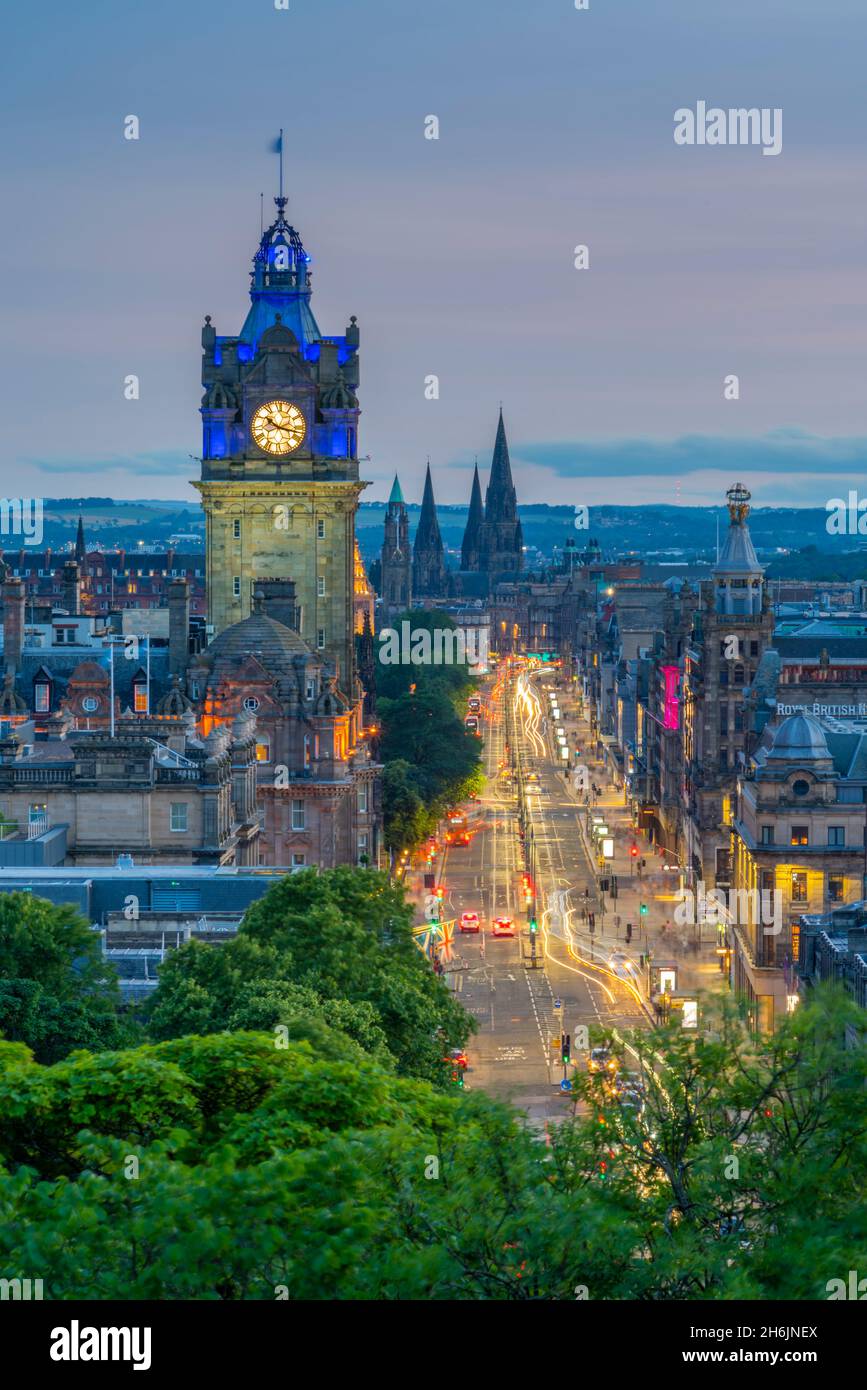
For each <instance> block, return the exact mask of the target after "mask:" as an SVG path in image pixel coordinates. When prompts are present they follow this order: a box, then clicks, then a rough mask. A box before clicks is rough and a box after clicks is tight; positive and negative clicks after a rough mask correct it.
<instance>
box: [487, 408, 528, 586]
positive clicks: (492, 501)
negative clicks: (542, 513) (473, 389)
mask: <svg viewBox="0 0 867 1390" xmlns="http://www.w3.org/2000/svg"><path fill="white" fill-rule="evenodd" d="M479 550H480V561H479V568H480V569H483V570H487V571H488V573H490V574H517V573H519V571H520V570H522V569H523V567H524V536H523V532H522V530H521V523H520V521H519V520H518V499H517V496H516V493H515V485H514V483H513V482H512V465H511V463H510V461H509V446H508V443H507V442H506V427H505V425H504V423H503V408H502V406H501V407H500V419H499V422H498V424H497V438H496V440H495V442H494V457H493V459H492V461H491V476H490V478H489V479H488V489H487V492H486V493H485V518H484V521H483V523H482V527H481V545H480V547H479Z"/></svg>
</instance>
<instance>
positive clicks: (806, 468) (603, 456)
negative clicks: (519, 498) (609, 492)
mask: <svg viewBox="0 0 867 1390" xmlns="http://www.w3.org/2000/svg"><path fill="white" fill-rule="evenodd" d="M511 454H512V462H513V464H516V463H517V464H521V463H526V464H537V465H541V466H542V467H544V468H547V469H549V470H550V472H552V473H553V474H556V475H557V476H558V477H561V478H597V477H604V478H609V479H610V478H612V477H621V478H639V477H640V478H659V477H669V478H671V477H682V476H684V475H686V474H691V473H696V472H701V471H703V470H714V471H716V472H720V471H722V472H724V473H726V474H731V475H732V476H734V474H736V473H753V474H754V473H783V474H792V473H804V474H813V475H817V474H818V475H822V476H824V477H831V478H833V477H835V476H837V477H839V476H840V475H842V474H851V473H857V472H861V473H862V474H863V471H864V465H865V461H867V437H864V436H852V437H838V438H822V437H820V436H818V435H813V434H809V433H808V432H807V431H806V430H801V429H795V428H789V429H778V430H773V431H772V432H770V433H769V434H765V435H761V436H756V437H754V438H750V437H741V438H730V437H729V438H727V437H724V436H716V435H699V434H689V435H683V436H682V437H681V438H679V439H672V440H659V439H613V440H611V439H609V440H598V441H593V440H575V441H571V442H570V441H562V442H548V443H544V442H542V443H532V442H531V443H526V444H521V445H515V446H513V447H512V449H511Z"/></svg>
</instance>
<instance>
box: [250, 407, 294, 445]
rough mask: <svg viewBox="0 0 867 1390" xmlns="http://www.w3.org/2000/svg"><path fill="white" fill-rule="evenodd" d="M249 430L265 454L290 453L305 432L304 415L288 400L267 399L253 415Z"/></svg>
mask: <svg viewBox="0 0 867 1390" xmlns="http://www.w3.org/2000/svg"><path fill="white" fill-rule="evenodd" d="M250 432H251V434H252V436H253V438H254V440H255V441H256V443H257V444H258V445H259V448H260V449H264V450H265V452H266V454H292V453H294V452H295V450H296V449H297V448H298V447H299V446H300V444H301V442H302V441H303V439H304V436H305V434H306V433H307V425H306V424H305V421H304V416H303V414H302V413H301V411H300V410H299V409H298V407H297V405H292V403H291V402H290V401H268V402H267V404H266V405H260V406H259V409H258V410H257V411H256V414H255V415H254V416H253V423H252V424H251V426H250Z"/></svg>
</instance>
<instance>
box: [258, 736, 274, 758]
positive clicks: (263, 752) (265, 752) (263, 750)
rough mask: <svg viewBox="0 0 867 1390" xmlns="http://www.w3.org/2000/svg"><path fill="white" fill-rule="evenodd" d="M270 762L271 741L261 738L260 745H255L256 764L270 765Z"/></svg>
mask: <svg viewBox="0 0 867 1390" xmlns="http://www.w3.org/2000/svg"><path fill="white" fill-rule="evenodd" d="M270 761H271V740H270V739H267V738H263V739H262V741H261V742H260V743H257V744H256V762H257V763H270Z"/></svg>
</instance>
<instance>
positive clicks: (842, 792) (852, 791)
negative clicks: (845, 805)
mask: <svg viewBox="0 0 867 1390" xmlns="http://www.w3.org/2000/svg"><path fill="white" fill-rule="evenodd" d="M837 800H838V801H847V802H853V801H863V800H864V788H863V787H838V788H837Z"/></svg>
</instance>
